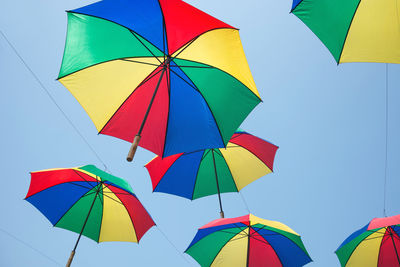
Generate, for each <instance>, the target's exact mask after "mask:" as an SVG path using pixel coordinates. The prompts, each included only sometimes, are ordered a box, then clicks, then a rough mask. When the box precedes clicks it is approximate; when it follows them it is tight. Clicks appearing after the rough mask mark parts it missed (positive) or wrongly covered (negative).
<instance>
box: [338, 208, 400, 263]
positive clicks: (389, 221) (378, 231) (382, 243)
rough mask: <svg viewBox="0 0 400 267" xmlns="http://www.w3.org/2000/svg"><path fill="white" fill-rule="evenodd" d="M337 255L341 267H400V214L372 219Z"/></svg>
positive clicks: (351, 237)
mask: <svg viewBox="0 0 400 267" xmlns="http://www.w3.org/2000/svg"><path fill="white" fill-rule="evenodd" d="M335 253H336V255H337V256H338V258H339V261H340V264H341V265H342V266H347V267H350V266H363V267H373V266H375V267H388V266H390V267H396V266H397V267H398V266H400V255H399V253H400V215H396V216H392V217H384V218H375V219H373V220H371V221H370V222H369V223H368V224H367V225H366V226H364V227H363V228H361V229H360V230H358V231H356V232H354V233H353V234H352V235H350V236H349V237H348V238H347V239H346V240H345V241H344V242H343V243H342V244H341V245H340V247H339V248H338V249H337V250H336V252H335Z"/></svg>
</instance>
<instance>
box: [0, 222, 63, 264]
mask: <svg viewBox="0 0 400 267" xmlns="http://www.w3.org/2000/svg"><path fill="white" fill-rule="evenodd" d="M0 231H1V232H3V233H4V234H6V235H8V236H9V237H11V238H12V239H14V240H16V241H18V242H19V243H21V244H23V245H25V246H27V247H28V248H30V249H32V250H33V251H35V252H36V253H38V254H40V255H42V256H43V257H45V258H46V259H48V260H49V261H51V262H53V263H55V264H57V265H58V266H64V265H62V264H61V263H59V262H57V261H56V260H54V259H52V258H50V257H49V256H47V255H46V254H44V253H43V252H41V251H40V250H38V249H36V248H34V247H33V246H31V245H30V244H28V243H26V242H25V241H23V240H21V239H19V238H18V237H16V236H14V235H12V234H11V233H9V232H7V231H6V230H4V229H2V228H0Z"/></svg>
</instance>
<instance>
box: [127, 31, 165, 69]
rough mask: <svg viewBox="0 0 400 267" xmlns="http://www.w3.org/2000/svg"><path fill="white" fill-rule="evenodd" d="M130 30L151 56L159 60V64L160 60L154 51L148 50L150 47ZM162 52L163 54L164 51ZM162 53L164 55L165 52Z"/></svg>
mask: <svg viewBox="0 0 400 267" xmlns="http://www.w3.org/2000/svg"><path fill="white" fill-rule="evenodd" d="M130 32H131V33H132V35H133V36H135V38H136V39H137V40H138V41H139V42H140V43H141V44H142V45H143V46H144V47H145V48H146V49H147V51H149V52H150V54H152V55H153V57H154V58H155V59H157V60H158V62H160V64H162V62H161V60H159V59H158V57H157V56H156V55H154V53H153V52H152V51H151V50H150V48H148V47H147V46H146V45H145V44H144V43H143V42H142V40H140V39H139V37H137V36H136V34H135V33H134V32H133V31H132V30H130ZM163 54H164V52H163ZM164 55H165V54H164Z"/></svg>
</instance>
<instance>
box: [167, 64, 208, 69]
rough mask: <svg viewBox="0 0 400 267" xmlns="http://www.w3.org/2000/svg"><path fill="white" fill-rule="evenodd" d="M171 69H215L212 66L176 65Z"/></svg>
mask: <svg viewBox="0 0 400 267" xmlns="http://www.w3.org/2000/svg"><path fill="white" fill-rule="evenodd" d="M172 67H173V68H200V69H215V68H214V67H213V66H184V65H176V66H172Z"/></svg>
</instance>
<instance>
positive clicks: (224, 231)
mask: <svg viewBox="0 0 400 267" xmlns="http://www.w3.org/2000/svg"><path fill="white" fill-rule="evenodd" d="M218 232H221V233H226V234H235V235H243V236H244V235H245V236H247V234H244V233H242V231H240V232H239V233H235V232H229V231H226V230H219V231H218Z"/></svg>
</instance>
